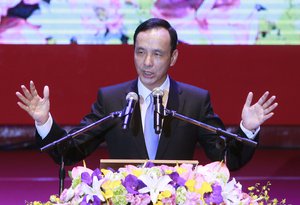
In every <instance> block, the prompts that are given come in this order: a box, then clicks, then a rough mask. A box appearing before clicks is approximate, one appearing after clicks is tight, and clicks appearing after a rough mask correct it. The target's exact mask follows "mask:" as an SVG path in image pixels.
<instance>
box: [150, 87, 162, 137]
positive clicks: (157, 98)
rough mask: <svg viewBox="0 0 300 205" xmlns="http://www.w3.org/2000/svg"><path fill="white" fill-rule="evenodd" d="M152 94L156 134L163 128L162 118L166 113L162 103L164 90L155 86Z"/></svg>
mask: <svg viewBox="0 0 300 205" xmlns="http://www.w3.org/2000/svg"><path fill="white" fill-rule="evenodd" d="M152 95H153V102H154V130H155V133H156V134H160V132H161V129H162V120H163V113H164V106H163V103H162V98H163V95H164V91H163V90H161V89H160V88H154V89H153V92H152Z"/></svg>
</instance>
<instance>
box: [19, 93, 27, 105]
mask: <svg viewBox="0 0 300 205" xmlns="http://www.w3.org/2000/svg"><path fill="white" fill-rule="evenodd" d="M16 95H17V97H18V98H19V99H20V100H21V101H22V102H23V103H24V104H25V105H29V104H30V102H29V100H28V99H27V98H25V97H24V96H23V95H22V94H21V93H20V92H16Z"/></svg>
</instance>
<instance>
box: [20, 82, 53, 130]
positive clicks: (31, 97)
mask: <svg viewBox="0 0 300 205" xmlns="http://www.w3.org/2000/svg"><path fill="white" fill-rule="evenodd" d="M21 89H22V91H23V94H21V93H20V92H16V95H17V97H18V98H19V99H20V101H21V102H17V104H18V105H19V106H20V108H22V109H23V110H25V111H26V112H27V113H28V114H29V115H30V116H31V117H32V118H33V119H34V120H35V121H36V122H37V124H38V125H43V124H44V123H46V122H47V120H48V118H49V111H50V101H49V87H48V86H45V87H44V92H43V94H44V97H43V98H41V97H40V96H39V95H38V92H37V90H36V88H35V85H34V83H33V81H30V90H28V89H27V88H26V86H25V85H21Z"/></svg>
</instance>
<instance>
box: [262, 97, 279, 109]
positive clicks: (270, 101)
mask: <svg viewBox="0 0 300 205" xmlns="http://www.w3.org/2000/svg"><path fill="white" fill-rule="evenodd" d="M275 99H276V96H274V95H273V96H272V97H270V98H269V100H267V102H265V103H264V104H263V106H262V107H263V108H264V109H266V108H268V107H269V106H270V105H271V104H272V103H273V102H274V100H275Z"/></svg>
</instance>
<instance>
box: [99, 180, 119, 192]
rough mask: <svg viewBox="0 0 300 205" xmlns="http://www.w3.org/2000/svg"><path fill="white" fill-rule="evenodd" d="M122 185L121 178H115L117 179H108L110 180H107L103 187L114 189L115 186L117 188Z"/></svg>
mask: <svg viewBox="0 0 300 205" xmlns="http://www.w3.org/2000/svg"><path fill="white" fill-rule="evenodd" d="M120 185H121V181H120V180H115V181H110V180H108V181H106V182H104V183H103V184H102V188H103V189H105V190H107V189H112V190H113V189H114V188H116V187H118V186H120Z"/></svg>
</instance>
